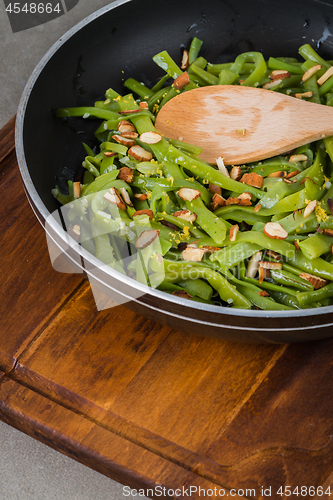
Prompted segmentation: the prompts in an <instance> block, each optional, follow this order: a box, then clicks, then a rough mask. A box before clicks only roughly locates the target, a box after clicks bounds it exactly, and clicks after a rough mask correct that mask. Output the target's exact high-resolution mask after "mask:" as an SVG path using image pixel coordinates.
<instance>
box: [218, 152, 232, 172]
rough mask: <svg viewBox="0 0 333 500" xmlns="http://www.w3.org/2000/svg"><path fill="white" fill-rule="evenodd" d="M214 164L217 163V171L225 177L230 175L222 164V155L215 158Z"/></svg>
mask: <svg viewBox="0 0 333 500" xmlns="http://www.w3.org/2000/svg"><path fill="white" fill-rule="evenodd" d="M216 165H217V168H218V169H219V171H220V172H221V173H222V174H223V175H225V176H226V177H230V174H229V171H228V169H227V167H226V166H225V164H224V161H223V158H222V156H219V158H217V160H216Z"/></svg>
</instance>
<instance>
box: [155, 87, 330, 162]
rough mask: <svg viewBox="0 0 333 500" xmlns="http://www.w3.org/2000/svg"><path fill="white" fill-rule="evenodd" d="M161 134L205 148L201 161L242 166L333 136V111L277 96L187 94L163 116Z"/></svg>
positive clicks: (236, 90)
mask: <svg viewBox="0 0 333 500" xmlns="http://www.w3.org/2000/svg"><path fill="white" fill-rule="evenodd" d="M156 129H157V130H158V132H159V133H161V134H163V135H164V136H165V137H167V138H169V139H179V140H182V141H184V142H187V143H190V144H194V145H196V146H200V147H201V148H202V153H201V154H200V158H202V159H203V160H206V161H208V162H209V163H216V159H217V158H219V157H222V158H223V159H224V163H225V164H226V165H239V164H243V163H249V162H253V161H258V160H262V159H265V158H270V157H272V156H275V155H279V154H283V153H286V152H288V151H290V150H292V149H294V148H296V147H299V146H302V145H304V144H307V143H309V142H313V141H316V140H318V139H322V138H324V137H327V136H330V135H333V108H331V107H329V106H322V105H320V104H314V103H312V102H308V101H303V100H301V99H297V98H294V97H290V96H286V95H284V94H280V93H278V92H274V91H271V90H265V89H261V88H260V89H259V88H253V87H242V86H236V85H212V86H208V87H201V88H198V89H194V90H189V91H187V92H183V93H181V94H179V95H178V96H176V97H174V98H173V99H171V100H170V101H169V102H167V103H166V104H165V105H164V106H163V107H162V109H161V111H160V112H159V113H158V115H157V118H156Z"/></svg>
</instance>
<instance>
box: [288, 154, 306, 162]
mask: <svg viewBox="0 0 333 500" xmlns="http://www.w3.org/2000/svg"><path fill="white" fill-rule="evenodd" d="M307 159H308V157H307V156H306V155H292V156H291V157H290V158H289V160H288V161H289V163H294V162H295V161H307Z"/></svg>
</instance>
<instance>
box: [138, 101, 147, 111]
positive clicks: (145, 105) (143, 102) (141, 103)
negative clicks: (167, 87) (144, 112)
mask: <svg viewBox="0 0 333 500" xmlns="http://www.w3.org/2000/svg"><path fill="white" fill-rule="evenodd" d="M139 106H140V108H141V109H148V107H149V106H148V103H147V102H146V101H141V102H140V104H139Z"/></svg>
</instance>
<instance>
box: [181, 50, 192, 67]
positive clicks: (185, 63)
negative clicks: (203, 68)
mask: <svg viewBox="0 0 333 500" xmlns="http://www.w3.org/2000/svg"><path fill="white" fill-rule="evenodd" d="M189 64H190V63H189V51H188V50H186V49H185V50H184V51H183V57H182V63H181V66H180V69H182V70H183V71H184V70H185V69H187V68H188V67H189Z"/></svg>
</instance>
